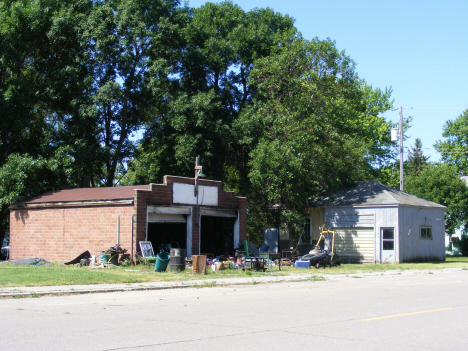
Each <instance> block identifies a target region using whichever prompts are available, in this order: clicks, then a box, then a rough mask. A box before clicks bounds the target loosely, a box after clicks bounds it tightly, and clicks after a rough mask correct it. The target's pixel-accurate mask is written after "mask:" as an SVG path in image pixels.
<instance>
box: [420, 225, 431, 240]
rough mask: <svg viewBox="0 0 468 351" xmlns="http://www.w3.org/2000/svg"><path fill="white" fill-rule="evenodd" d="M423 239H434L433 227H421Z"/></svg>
mask: <svg viewBox="0 0 468 351" xmlns="http://www.w3.org/2000/svg"><path fill="white" fill-rule="evenodd" d="M421 239H432V228H431V227H421Z"/></svg>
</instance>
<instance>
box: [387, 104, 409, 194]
mask: <svg viewBox="0 0 468 351" xmlns="http://www.w3.org/2000/svg"><path fill="white" fill-rule="evenodd" d="M405 108H412V107H405ZM396 110H399V111H400V121H399V123H398V138H397V137H396V133H395V135H394V134H393V131H394V130H395V129H396V128H392V141H397V140H398V139H400V190H401V191H405V182H404V177H403V175H404V165H403V106H400V107H399V108H394V109H393V110H391V111H396ZM408 120H409V118H408Z"/></svg>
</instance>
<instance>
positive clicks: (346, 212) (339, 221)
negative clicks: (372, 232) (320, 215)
mask: <svg viewBox="0 0 468 351" xmlns="http://www.w3.org/2000/svg"><path fill="white" fill-rule="evenodd" d="M362 212H363V211H361V212H359V211H356V210H354V209H340V210H328V211H327V212H326V214H325V223H328V225H329V226H330V227H334V228H351V227H354V228H370V227H372V228H373V227H374V225H375V214H374V213H362Z"/></svg>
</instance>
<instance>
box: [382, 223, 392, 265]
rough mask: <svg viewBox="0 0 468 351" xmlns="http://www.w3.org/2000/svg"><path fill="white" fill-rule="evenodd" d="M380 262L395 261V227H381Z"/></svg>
mask: <svg viewBox="0 0 468 351" xmlns="http://www.w3.org/2000/svg"><path fill="white" fill-rule="evenodd" d="M380 246H381V250H380V262H381V263H391V262H395V229H394V228H380Z"/></svg>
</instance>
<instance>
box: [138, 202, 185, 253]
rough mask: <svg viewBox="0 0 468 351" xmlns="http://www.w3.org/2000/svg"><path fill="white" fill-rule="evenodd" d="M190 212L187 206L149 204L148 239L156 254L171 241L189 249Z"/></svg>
mask: <svg viewBox="0 0 468 351" xmlns="http://www.w3.org/2000/svg"><path fill="white" fill-rule="evenodd" d="M189 214H190V211H189V210H188V209H186V208H177V207H152V206H148V217H147V218H148V232H147V233H148V236H147V240H148V241H151V243H152V245H153V249H154V252H155V254H157V253H158V252H159V251H160V250H161V249H163V248H164V249H166V248H167V247H168V246H169V245H170V244H171V242H177V243H178V245H179V247H181V248H184V249H187V231H188V230H187V218H188V216H189ZM173 246H176V245H175V244H174V245H173Z"/></svg>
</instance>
